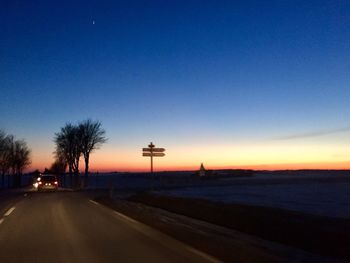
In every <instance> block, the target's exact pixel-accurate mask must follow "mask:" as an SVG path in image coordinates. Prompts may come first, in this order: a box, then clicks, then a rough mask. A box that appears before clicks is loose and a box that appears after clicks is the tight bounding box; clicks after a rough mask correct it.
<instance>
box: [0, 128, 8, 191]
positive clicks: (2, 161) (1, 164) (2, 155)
mask: <svg viewBox="0 0 350 263" xmlns="http://www.w3.org/2000/svg"><path fill="white" fill-rule="evenodd" d="M9 139H10V137H9V135H7V134H6V133H5V132H4V131H2V130H0V172H1V182H2V187H5V174H7V173H8V171H9V169H10V140H9Z"/></svg>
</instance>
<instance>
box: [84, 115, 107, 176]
mask: <svg viewBox="0 0 350 263" xmlns="http://www.w3.org/2000/svg"><path fill="white" fill-rule="evenodd" d="M79 129H80V133H81V151H82V154H83V156H84V161H85V176H86V177H87V176H88V173H89V160H90V154H91V153H92V152H93V151H94V150H96V149H99V148H100V147H101V145H102V144H104V143H105V142H106V141H107V138H106V137H105V134H106V131H105V130H104V129H102V124H101V122H99V121H92V120H90V119H88V120H85V121H83V122H81V123H80V124H79Z"/></svg>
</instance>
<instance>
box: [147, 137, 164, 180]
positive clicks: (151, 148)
mask: <svg viewBox="0 0 350 263" xmlns="http://www.w3.org/2000/svg"><path fill="white" fill-rule="evenodd" d="M155 147H156V146H155V145H154V144H153V143H152V142H151V143H150V144H149V145H148V148H142V156H144V157H151V174H152V175H153V157H163V156H165V153H164V152H165V149H164V148H155Z"/></svg>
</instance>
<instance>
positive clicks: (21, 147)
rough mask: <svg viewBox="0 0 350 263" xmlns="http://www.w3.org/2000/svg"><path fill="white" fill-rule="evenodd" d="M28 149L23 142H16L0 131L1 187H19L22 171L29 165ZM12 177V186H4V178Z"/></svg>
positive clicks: (10, 136) (12, 137)
mask: <svg viewBox="0 0 350 263" xmlns="http://www.w3.org/2000/svg"><path fill="white" fill-rule="evenodd" d="M30 153H31V151H30V149H29V147H28V145H27V143H26V142H25V141H24V140H16V139H15V137H14V136H13V135H11V134H6V133H5V132H4V131H2V130H0V173H1V184H2V187H3V188H4V187H11V186H12V187H20V186H21V176H22V173H23V170H24V169H25V168H26V167H27V166H28V165H30V163H31V160H30ZM6 175H7V176H13V180H12V182H13V185H10V182H11V180H10V178H8V180H7V181H8V185H7V186H5V176H6Z"/></svg>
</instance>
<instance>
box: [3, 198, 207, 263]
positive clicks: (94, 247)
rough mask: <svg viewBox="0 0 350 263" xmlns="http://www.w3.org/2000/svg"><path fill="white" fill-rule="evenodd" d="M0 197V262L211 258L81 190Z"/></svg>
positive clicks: (190, 259) (174, 260)
mask: <svg viewBox="0 0 350 263" xmlns="http://www.w3.org/2000/svg"><path fill="white" fill-rule="evenodd" d="M3 197H4V196H3ZM2 200H3V201H2V202H1V203H0V205H1V206H2V207H1V209H0V211H1V215H0V249H1V250H0V251H1V252H0V262H2V263H5V262H210V261H213V260H212V258H211V257H208V256H206V255H205V254H202V253H200V252H198V251H196V250H194V249H192V248H191V247H189V246H187V245H185V244H184V243H181V242H179V241H177V240H175V239H173V238H171V237H169V236H167V235H164V234H162V233H160V232H159V231H157V230H154V229H152V228H150V227H147V226H146V225H143V224H141V223H138V222H136V221H133V220H131V219H129V218H127V217H125V216H123V215H120V214H118V213H116V212H114V211H113V210H111V209H109V208H105V207H103V206H101V205H99V204H97V203H95V202H92V201H91V200H90V198H89V197H88V196H87V195H85V194H81V193H74V192H57V193H27V194H22V195H21V196H19V195H16V196H12V195H10V196H9V197H8V198H3V199H2Z"/></svg>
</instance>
